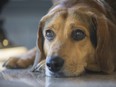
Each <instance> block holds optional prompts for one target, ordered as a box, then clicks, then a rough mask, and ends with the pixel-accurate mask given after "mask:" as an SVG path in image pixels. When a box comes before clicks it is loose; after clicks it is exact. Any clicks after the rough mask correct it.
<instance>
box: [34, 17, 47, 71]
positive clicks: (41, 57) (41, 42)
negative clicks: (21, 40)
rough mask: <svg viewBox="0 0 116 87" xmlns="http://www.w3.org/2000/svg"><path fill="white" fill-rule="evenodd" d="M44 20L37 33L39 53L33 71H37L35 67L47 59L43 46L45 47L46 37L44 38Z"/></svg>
mask: <svg viewBox="0 0 116 87" xmlns="http://www.w3.org/2000/svg"><path fill="white" fill-rule="evenodd" d="M43 18H44V17H43ZM43 18H42V19H41V21H40V23H39V29H38V32H37V41H36V48H37V52H36V58H35V61H34V65H33V68H32V71H33V70H34V69H35V66H36V65H37V64H38V63H39V62H40V61H42V60H44V59H45V54H44V49H43V46H44V37H43V28H44V20H43Z"/></svg>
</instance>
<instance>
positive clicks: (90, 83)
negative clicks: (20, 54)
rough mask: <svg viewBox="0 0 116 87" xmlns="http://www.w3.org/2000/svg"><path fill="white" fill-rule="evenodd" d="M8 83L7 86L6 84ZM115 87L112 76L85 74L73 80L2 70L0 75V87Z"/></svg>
mask: <svg viewBox="0 0 116 87" xmlns="http://www.w3.org/2000/svg"><path fill="white" fill-rule="evenodd" d="M8 83H9V84H8ZM7 86H9V87H116V73H114V74H113V75H101V74H92V73H91V74H85V75H83V76H80V77H75V78H53V77H52V78H51V77H47V76H45V74H43V73H32V72H30V69H27V70H8V69H7V70H4V71H2V72H1V73H0V87H7Z"/></svg>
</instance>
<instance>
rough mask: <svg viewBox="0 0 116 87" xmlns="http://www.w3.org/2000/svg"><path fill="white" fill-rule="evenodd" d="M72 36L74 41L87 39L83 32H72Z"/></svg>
mask: <svg viewBox="0 0 116 87" xmlns="http://www.w3.org/2000/svg"><path fill="white" fill-rule="evenodd" d="M71 36H72V38H73V39H74V40H76V41H79V40H82V39H84V38H85V33H84V32H83V31H82V30H79V29H77V30H74V31H73V32H72V35H71Z"/></svg>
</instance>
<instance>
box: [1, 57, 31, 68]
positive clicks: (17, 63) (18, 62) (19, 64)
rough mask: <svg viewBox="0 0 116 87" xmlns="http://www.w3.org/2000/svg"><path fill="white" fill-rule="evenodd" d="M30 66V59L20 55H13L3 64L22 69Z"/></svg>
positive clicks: (7, 66)
mask: <svg viewBox="0 0 116 87" xmlns="http://www.w3.org/2000/svg"><path fill="white" fill-rule="evenodd" d="M28 66H29V63H28V60H25V59H21V58H20V57H11V58H9V59H8V60H7V61H6V62H5V63H4V64H3V67H6V68H10V69H22V68H27V67H28Z"/></svg>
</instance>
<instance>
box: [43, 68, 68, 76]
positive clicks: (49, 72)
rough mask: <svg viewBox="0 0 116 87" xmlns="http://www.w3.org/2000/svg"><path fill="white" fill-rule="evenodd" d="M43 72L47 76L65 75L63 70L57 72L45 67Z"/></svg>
mask: <svg viewBox="0 0 116 87" xmlns="http://www.w3.org/2000/svg"><path fill="white" fill-rule="evenodd" d="M45 74H46V76H49V77H58V78H61V77H66V76H65V74H64V73H63V72H61V71H59V72H51V71H50V70H48V69H47V68H46V70H45Z"/></svg>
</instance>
